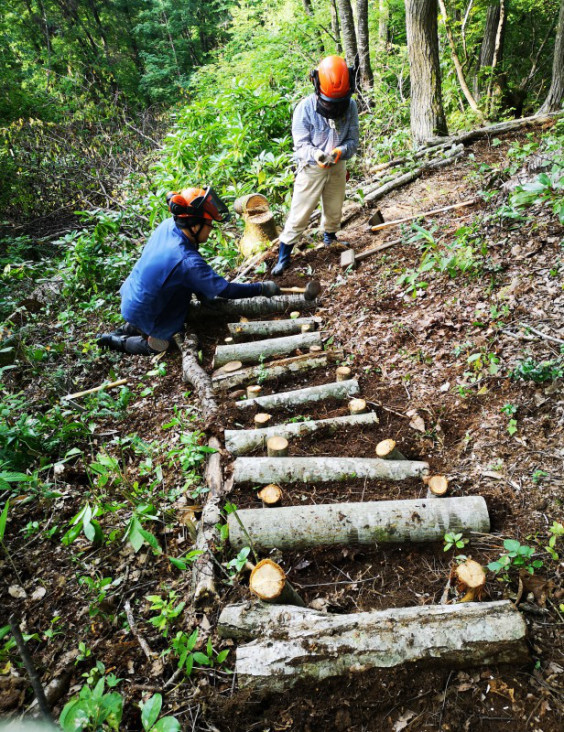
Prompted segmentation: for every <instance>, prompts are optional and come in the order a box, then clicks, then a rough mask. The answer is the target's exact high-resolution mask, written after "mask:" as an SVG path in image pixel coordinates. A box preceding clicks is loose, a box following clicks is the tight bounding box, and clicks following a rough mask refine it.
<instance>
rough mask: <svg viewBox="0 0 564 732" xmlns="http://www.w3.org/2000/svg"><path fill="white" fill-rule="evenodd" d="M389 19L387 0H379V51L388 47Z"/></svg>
mask: <svg viewBox="0 0 564 732" xmlns="http://www.w3.org/2000/svg"><path fill="white" fill-rule="evenodd" d="M389 20H390V7H389V0H380V1H379V4H378V45H379V47H380V51H381V52H384V51H386V50H387V49H388V36H389V31H388V23H389Z"/></svg>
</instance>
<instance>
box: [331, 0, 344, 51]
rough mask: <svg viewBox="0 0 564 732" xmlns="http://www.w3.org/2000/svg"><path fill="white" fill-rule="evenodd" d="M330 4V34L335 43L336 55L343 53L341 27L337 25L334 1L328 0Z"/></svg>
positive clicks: (337, 15) (337, 16) (337, 18)
mask: <svg viewBox="0 0 564 732" xmlns="http://www.w3.org/2000/svg"><path fill="white" fill-rule="evenodd" d="M330 3H331V33H332V34H333V40H334V41H335V50H336V52H337V54H338V55H341V53H343V46H342V45H341V26H340V25H339V14H338V12H337V2H336V0H330Z"/></svg>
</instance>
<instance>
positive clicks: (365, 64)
mask: <svg viewBox="0 0 564 732" xmlns="http://www.w3.org/2000/svg"><path fill="white" fill-rule="evenodd" d="M356 22H357V36H358V56H359V63H360V81H361V84H362V87H363V88H364V89H372V86H373V85H374V75H373V74H372V66H371V65H370V42H369V31H368V0H357V2H356Z"/></svg>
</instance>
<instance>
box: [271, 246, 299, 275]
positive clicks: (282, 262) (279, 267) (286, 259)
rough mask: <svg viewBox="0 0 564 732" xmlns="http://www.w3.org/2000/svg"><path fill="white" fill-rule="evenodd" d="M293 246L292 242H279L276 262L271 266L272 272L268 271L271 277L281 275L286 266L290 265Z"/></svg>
mask: <svg viewBox="0 0 564 732" xmlns="http://www.w3.org/2000/svg"><path fill="white" fill-rule="evenodd" d="M293 248H294V245H293V244H283V243H282V242H280V249H279V251H278V262H277V264H276V266H274V267H273V268H272V272H271V273H270V274H271V275H272V276H273V277H278V275H281V274H282V273H283V272H284V270H285V269H288V267H289V266H290V259H291V257H292V249H293Z"/></svg>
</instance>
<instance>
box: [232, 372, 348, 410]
mask: <svg viewBox="0 0 564 732" xmlns="http://www.w3.org/2000/svg"><path fill="white" fill-rule="evenodd" d="M358 391H359V389H358V381H356V379H349V381H336V382H331V383H329V384H320V385H319V386H308V387H306V388H305V389H294V390H292V391H284V392H281V393H280V394H269V395H267V396H262V397H257V398H256V399H247V401H244V402H237V407H238V408H239V409H243V410H244V409H254V408H255V407H260V408H261V409H280V408H284V407H294V406H297V405H304V404H314V403H315V402H320V401H323V400H324V399H349V398H350V397H351V396H354V395H355V394H358Z"/></svg>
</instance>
